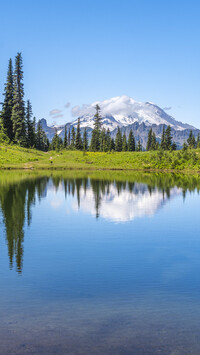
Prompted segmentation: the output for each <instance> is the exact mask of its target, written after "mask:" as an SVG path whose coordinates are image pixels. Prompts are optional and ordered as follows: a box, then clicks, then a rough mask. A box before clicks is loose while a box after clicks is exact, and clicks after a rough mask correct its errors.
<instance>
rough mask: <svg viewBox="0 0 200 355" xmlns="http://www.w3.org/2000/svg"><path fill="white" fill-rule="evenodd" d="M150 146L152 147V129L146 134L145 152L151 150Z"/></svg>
mask: <svg viewBox="0 0 200 355" xmlns="http://www.w3.org/2000/svg"><path fill="white" fill-rule="evenodd" d="M151 146H152V128H150V130H149V133H148V138H147V146H146V150H147V151H148V150H151Z"/></svg>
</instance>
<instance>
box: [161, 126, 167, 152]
mask: <svg viewBox="0 0 200 355" xmlns="http://www.w3.org/2000/svg"><path fill="white" fill-rule="evenodd" d="M160 146H161V148H162V149H163V150H165V149H166V142H165V126H163V131H162V138H161V143H160Z"/></svg>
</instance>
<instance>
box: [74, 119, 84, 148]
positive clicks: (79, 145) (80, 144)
mask: <svg viewBox="0 0 200 355" xmlns="http://www.w3.org/2000/svg"><path fill="white" fill-rule="evenodd" d="M75 147H76V149H77V150H81V149H83V142H82V138H81V131H80V118H78V124H77V130H76V140H75Z"/></svg>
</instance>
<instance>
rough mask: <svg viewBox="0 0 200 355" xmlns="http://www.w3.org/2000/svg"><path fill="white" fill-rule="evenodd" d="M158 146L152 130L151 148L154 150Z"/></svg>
mask: <svg viewBox="0 0 200 355" xmlns="http://www.w3.org/2000/svg"><path fill="white" fill-rule="evenodd" d="M157 148H158V145H157V141H156V135H155V133H154V132H153V133H152V140H151V150H156V149H157Z"/></svg>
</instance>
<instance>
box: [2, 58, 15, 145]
mask: <svg viewBox="0 0 200 355" xmlns="http://www.w3.org/2000/svg"><path fill="white" fill-rule="evenodd" d="M13 91H14V85H13V67H12V59H10V60H9V64H8V73H7V81H6V84H5V89H4V102H3V107H2V113H1V122H2V130H3V131H4V134H5V135H7V136H8V138H9V139H10V141H12V140H13V123H12V118H11V116H12V109H13Z"/></svg>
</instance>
